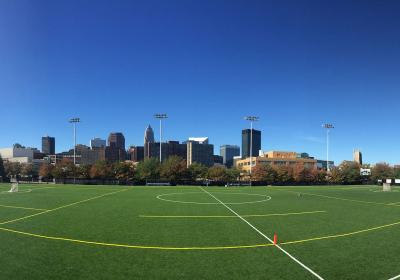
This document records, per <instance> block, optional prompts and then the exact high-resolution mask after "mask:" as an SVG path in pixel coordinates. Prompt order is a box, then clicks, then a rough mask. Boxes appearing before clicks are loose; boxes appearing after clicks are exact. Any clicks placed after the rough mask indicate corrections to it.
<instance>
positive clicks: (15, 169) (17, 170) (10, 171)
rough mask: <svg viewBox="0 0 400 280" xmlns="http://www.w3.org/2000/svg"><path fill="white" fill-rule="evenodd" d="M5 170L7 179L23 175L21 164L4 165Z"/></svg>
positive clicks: (8, 163) (7, 163) (9, 163)
mask: <svg viewBox="0 0 400 280" xmlns="http://www.w3.org/2000/svg"><path fill="white" fill-rule="evenodd" d="M4 170H5V173H6V176H7V177H9V178H11V177H17V176H19V175H20V174H21V164H20V163H19V162H9V161H8V162H6V163H5V164H4Z"/></svg>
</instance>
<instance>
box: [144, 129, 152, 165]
mask: <svg viewBox="0 0 400 280" xmlns="http://www.w3.org/2000/svg"><path fill="white" fill-rule="evenodd" d="M151 143H154V131H153V129H152V128H151V126H150V125H149V126H148V127H147V128H146V130H145V132H144V158H149V157H150V149H151Z"/></svg>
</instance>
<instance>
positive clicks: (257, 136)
mask: <svg viewBox="0 0 400 280" xmlns="http://www.w3.org/2000/svg"><path fill="white" fill-rule="evenodd" d="M250 138H251V129H243V130H242V158H248V157H250ZM260 150H261V131H259V130H255V129H253V145H252V153H251V155H252V156H253V157H258V153H259V151H260Z"/></svg>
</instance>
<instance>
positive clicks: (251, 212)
mask: <svg viewBox="0 0 400 280" xmlns="http://www.w3.org/2000/svg"><path fill="white" fill-rule="evenodd" d="M8 189H10V185H9V184H0V260H1V266H0V279H318V277H320V279H391V278H393V279H394V277H396V276H397V275H399V274H400V263H399V259H400V189H395V190H394V191H392V192H390V193H384V192H381V191H379V190H380V188H378V187H376V186H351V187H350V186H349V187H345V186H343V187H341V186H318V187H252V188H250V187H239V188H236V187H235V188H220V187H209V188H200V187H121V186H115V187H112V186H70V185H20V192H19V193H11V194H9V193H6V192H5V191H7V190H8ZM298 193H301V195H299V194H298ZM274 233H277V235H278V246H274V245H273V244H271V241H270V240H268V239H267V238H270V239H272V238H273V235H274ZM283 250H284V251H286V252H287V253H288V254H286V253H285V252H283ZM289 255H290V256H289ZM313 273H315V274H313ZM399 278H400V277H399Z"/></svg>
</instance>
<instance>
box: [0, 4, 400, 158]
mask: <svg viewBox="0 0 400 280" xmlns="http://www.w3.org/2000/svg"><path fill="white" fill-rule="evenodd" d="M24 7H29V9H24ZM72 7H74V8H73V9H72ZM288 7H291V8H288ZM398 8H400V3H396V2H390V4H389V3H374V2H370V1H367V2H362V3H358V2H340V1H338V2H330V3H319V2H318V1H302V3H301V4H300V3H299V2H298V1H287V2H286V3H285V4H280V3H273V2H268V1H261V2H258V1H256V2H254V3H253V4H252V5H248V4H247V3H245V2H244V1H237V2H234V3H231V5H229V7H227V6H226V4H225V3H223V1H209V2H207V1H203V2H202V3H201V4H200V3H194V2H188V3H181V2H179V3H178V2H174V1H171V2H169V3H168V4H167V3H165V2H163V1H154V2H152V3H140V2H138V3H129V2H117V4H113V5H111V7H110V5H108V4H105V3H104V2H102V3H99V4H98V5H92V4H90V3H89V2H82V1H68V2H62V3H61V2H58V3H54V2H51V1H41V2H40V3H38V4H35V5H34V4H32V3H30V2H29V1H15V2H14V1H13V2H2V3H1V4H0V23H1V24H0V37H1V38H5V39H6V40H7V44H0V59H1V61H2V63H1V64H0V73H1V74H2V77H3V79H2V82H1V83H0V100H1V105H2V110H1V112H0V115H1V117H2V129H3V131H5V132H6V133H2V135H1V137H0V147H7V146H10V145H12V144H13V143H16V142H20V143H21V144H23V145H25V146H34V147H40V146H41V143H40V139H41V137H42V136H43V135H46V134H48V135H51V136H53V137H55V138H56V139H57V140H56V150H57V151H65V150H68V149H69V148H70V147H71V146H72V145H73V144H72V143H73V141H72V139H73V136H72V127H71V125H70V124H69V123H68V119H69V118H71V117H79V118H81V119H82V122H81V123H79V124H78V125H77V130H78V135H77V140H78V143H80V144H85V145H88V143H89V141H90V139H91V138H93V137H95V136H96V137H101V138H103V139H105V138H106V137H107V136H108V134H109V133H110V132H112V131H121V132H123V133H124V135H125V137H126V139H127V144H128V145H130V144H133V145H139V144H141V143H142V142H143V130H144V128H145V127H146V126H147V125H148V124H151V125H152V127H154V128H155V129H157V128H158V123H157V121H156V120H154V119H153V114H155V113H157V112H167V113H168V116H169V118H168V120H166V121H165V122H164V123H163V127H164V136H163V139H165V140H180V141H183V140H185V139H187V138H188V137H189V136H207V137H209V138H210V140H211V142H212V143H213V144H214V153H216V154H217V153H218V148H219V147H220V146H221V145H224V144H230V145H240V144H241V139H240V131H241V130H243V129H246V128H248V123H246V121H245V120H243V117H244V116H247V115H255V116H259V117H260V121H259V122H257V123H256V124H255V129H257V130H261V131H262V133H263V141H262V144H263V146H262V149H263V150H284V151H299V152H303V151H304V152H309V153H310V154H312V155H313V156H315V157H317V158H321V159H324V158H325V157H326V156H325V154H326V147H325V132H324V131H323V129H322V128H321V125H322V124H324V123H333V124H334V125H335V127H336V129H335V130H334V131H332V133H331V138H330V141H331V149H330V159H332V160H334V161H335V162H336V163H339V162H341V161H342V160H351V159H352V151H353V149H354V148H356V147H357V148H360V150H361V151H362V152H363V159H364V161H365V162H370V163H376V162H382V161H385V162H389V163H391V164H398V163H399V162H400V149H399V148H398V143H397V139H398V138H399V137H400V131H398V130H397V129H396V126H397V119H398V116H397V104H398V103H399V102H400V96H399V94H398V93H399V91H400V85H399V79H398V72H399V65H400V63H399V62H400V54H399V52H398V46H399V45H400V36H397V35H398V32H399V31H398V30H400V29H399V27H400V24H399V21H398V16H397V13H396V11H397V10H398ZM28 10H29V12H28ZM111 10H112V12H111ZM72 11H74V12H72ZM378 18H379V20H378ZM350 26H351V28H349V27H350ZM11 27H12V28H11ZM27 46H29V47H27ZM157 134H158V133H155V138H156V139H157V138H158V135H157Z"/></svg>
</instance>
